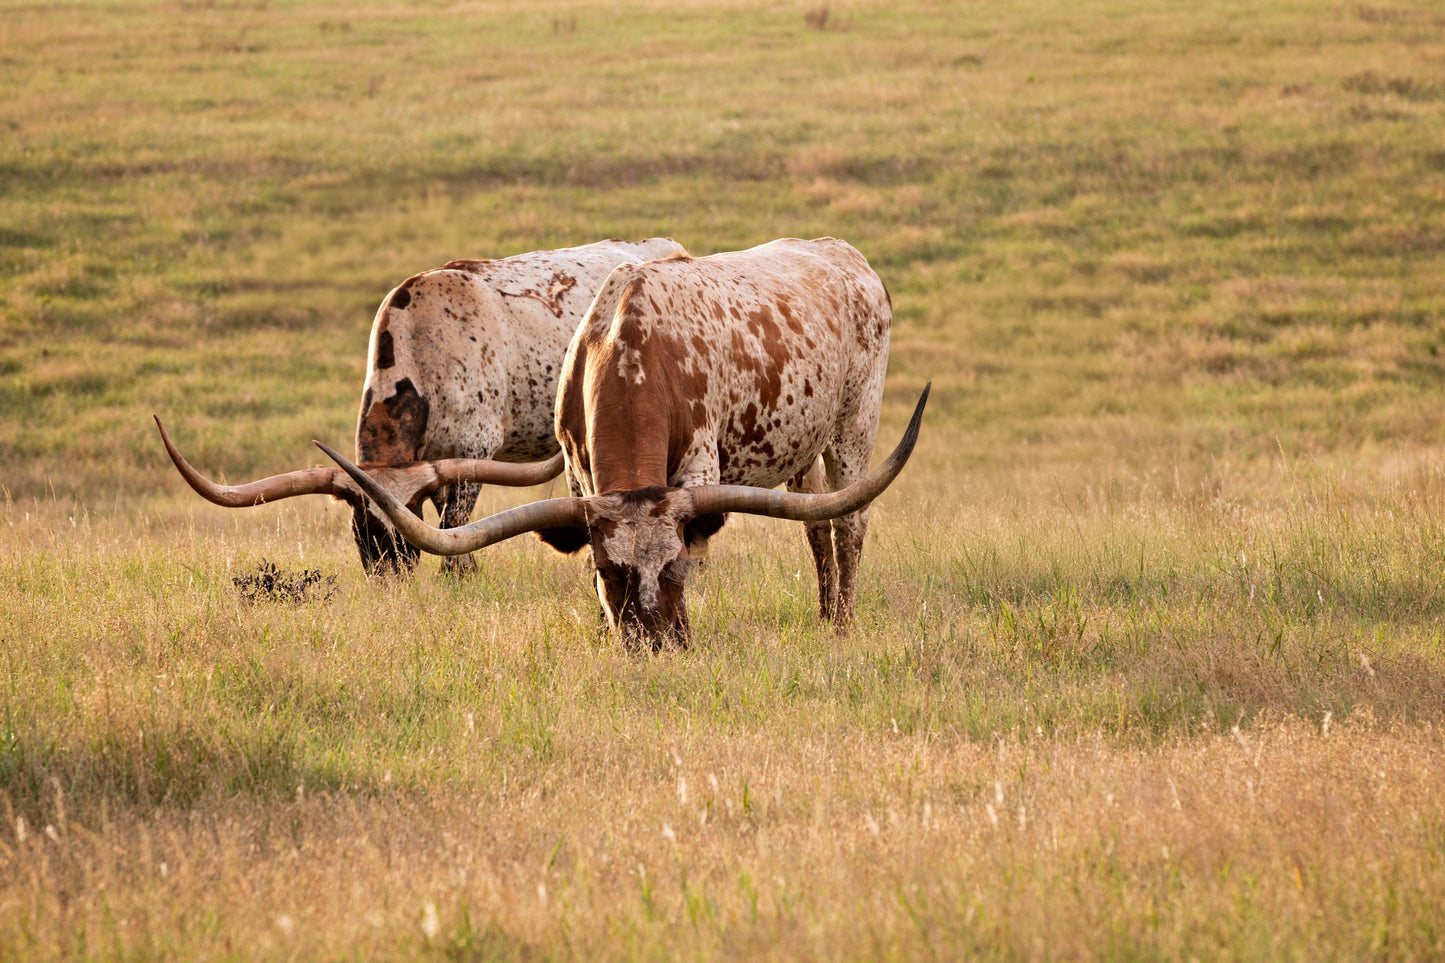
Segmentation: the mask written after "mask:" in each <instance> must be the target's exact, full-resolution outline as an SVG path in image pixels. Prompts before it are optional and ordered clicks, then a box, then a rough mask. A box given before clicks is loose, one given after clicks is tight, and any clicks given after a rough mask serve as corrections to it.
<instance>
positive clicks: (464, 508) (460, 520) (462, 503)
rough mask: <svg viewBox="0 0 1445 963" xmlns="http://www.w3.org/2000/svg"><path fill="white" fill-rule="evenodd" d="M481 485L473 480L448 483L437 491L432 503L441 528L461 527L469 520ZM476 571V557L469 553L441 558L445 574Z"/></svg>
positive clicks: (461, 574) (459, 574)
mask: <svg viewBox="0 0 1445 963" xmlns="http://www.w3.org/2000/svg"><path fill="white" fill-rule="evenodd" d="M481 493H482V486H481V485H478V484H475V483H473V482H462V483H460V484H456V485H448V486H447V487H446V488H444V489H442V490H441V491H440V492H438V493H437V498H434V499H433V504H435V505H436V507H437V512H438V513H439V514H440V515H441V527H442V528H461V527H462V526H463V525H465V524H467V522H469V521H471V518H472V509H473V508H475V507H476V505H477V496H478V495H480V494H481ZM476 571H477V562H476V559H474V558H472V556H471V555H448V556H446V557H444V558H443V559H442V572H443V573H444V574H447V575H456V576H465V575H473V574H475V573H476Z"/></svg>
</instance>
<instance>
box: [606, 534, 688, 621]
mask: <svg viewBox="0 0 1445 963" xmlns="http://www.w3.org/2000/svg"><path fill="white" fill-rule="evenodd" d="M602 551H603V552H604V553H606V555H607V559H608V561H610V562H611V563H612V564H613V565H615V566H617V567H619V568H624V569H634V570H636V572H637V602H638V607H639V608H640V609H641V610H642V611H650V610H652V609H655V608H656V607H657V594H658V582H659V579H660V577H661V575H662V570H663V569H664V568H666V567H667V565H668V563H669V562H671V561H673V560H674V559H676V558H677V557H678V556H680V555H681V554H682V539H680V538H678V537H677V529H676V528H675V527H674V525H673V523H672V519H671V518H670V517H668V516H667V515H663V516H662V517H660V518H659V517H655V516H652V515H644V516H642V517H641V518H637V519H629V520H627V521H622V522H619V523H618V524H617V527H616V528H615V529H613V532H612V534H611V535H608V536H606V537H604V538H603V539H602Z"/></svg>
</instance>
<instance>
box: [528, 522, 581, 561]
mask: <svg viewBox="0 0 1445 963" xmlns="http://www.w3.org/2000/svg"><path fill="white" fill-rule="evenodd" d="M537 537H538V538H540V539H541V540H542V541H544V542H546V543H547V544H548V545H550V546H552V547H553V548H555V549H556V550H557V551H559V552H561V553H562V554H563V555H571V554H572V553H573V552H577V551H581V549H582V546H584V545H586V544H588V542H589V541H590V539H589V538H588V537H587V529H585V528H571V527H568V528H544V529H542V530H541V531H539V532H538V533H537Z"/></svg>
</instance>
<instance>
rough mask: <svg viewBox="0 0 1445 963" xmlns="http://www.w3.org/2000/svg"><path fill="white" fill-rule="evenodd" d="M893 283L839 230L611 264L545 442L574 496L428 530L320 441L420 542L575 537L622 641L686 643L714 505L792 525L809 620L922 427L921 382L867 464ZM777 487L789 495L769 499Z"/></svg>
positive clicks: (456, 545) (849, 570)
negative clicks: (890, 438) (889, 437)
mask: <svg viewBox="0 0 1445 963" xmlns="http://www.w3.org/2000/svg"><path fill="white" fill-rule="evenodd" d="M891 321H892V311H891V305H890V302H889V298H888V293H887V291H886V290H885V288H884V286H883V282H882V281H881V280H879V278H878V276H877V274H875V273H874V272H873V270H872V269H871V268H870V267H869V266H868V262H867V261H866V260H865V259H864V257H863V255H861V254H860V253H858V251H856V250H855V249H853V248H852V247H850V246H849V245H847V244H845V243H843V242H842V241H838V240H834V239H832V238H823V239H819V240H815V241H802V240H795V239H786V240H780V241H773V242H771V243H769V244H764V245H761V246H760V247H756V248H752V249H749V250H746V251H737V252H732V253H727V254H716V255H713V256H711V257H704V258H691V257H687V256H685V255H683V256H677V257H672V258H668V259H665V260H659V261H649V262H646V263H643V264H637V265H623V266H621V267H618V268H617V269H616V270H614V271H613V272H612V274H611V275H610V276H609V277H608V278H607V281H606V282H605V283H604V284H603V285H602V289H601V290H600V291H599V292H598V293H597V298H596V300H595V301H594V302H593V304H592V307H591V308H590V309H589V311H588V313H587V317H586V318H585V319H584V321H583V323H582V325H581V327H579V328H578V330H577V334H576V336H575V337H574V338H573V340H572V344H571V347H569V348H568V351H567V361H566V367H565V370H564V372H563V377H562V384H561V387H560V390H559V393H558V396H557V417H556V429H557V436H558V438H559V440H560V441H561V442H562V447H563V451H564V452H565V453H566V457H567V480H568V485H569V487H570V488H571V491H572V495H571V497H568V498H554V499H548V500H546V501H541V502H535V503H533V504H530V505H524V506H521V507H519V508H514V509H511V510H509V511H506V512H502V513H499V514H497V515H493V516H491V517H489V518H485V519H482V520H480V521H477V522H473V523H472V524H470V525H467V526H464V527H461V528H457V529H453V530H449V531H442V530H439V529H436V528H432V527H431V526H429V525H426V524H425V523H423V522H421V521H420V520H418V519H416V518H415V517H414V516H410V515H409V513H407V512H406V511H405V509H404V507H403V506H402V505H401V504H399V503H398V502H397V501H396V499H394V498H392V497H391V496H390V495H389V494H388V493H387V492H386V491H385V490H384V489H383V488H382V486H380V485H378V484H376V483H375V482H373V481H372V480H371V479H369V478H368V477H367V475H366V473H365V472H363V471H361V470H360V469H358V468H356V467H355V466H353V465H351V464H350V463H349V462H347V461H346V460H345V459H344V458H342V457H341V456H340V455H338V454H336V453H335V452H334V451H332V450H331V449H329V448H326V447H325V446H324V445H323V446H321V447H322V448H323V450H324V451H326V453H327V454H328V455H329V456H331V457H332V458H333V459H334V460H335V461H336V462H337V464H339V465H341V467H342V468H343V469H345V470H346V472H347V473H348V474H349V475H350V476H351V477H352V479H353V480H355V481H356V483H357V484H358V485H360V486H361V488H362V489H363V490H365V491H366V493H367V494H368V495H369V496H371V497H372V498H374V499H376V500H377V502H378V504H380V505H381V507H382V508H383V509H384V510H385V511H386V513H387V514H388V516H389V517H390V518H391V519H392V520H393V521H394V522H395V523H396V524H397V525H398V527H399V528H400V530H401V531H402V534H403V535H404V536H405V537H406V539H407V540H408V541H410V542H412V543H413V544H415V545H417V546H418V547H420V548H421V549H423V550H425V551H428V552H434V553H437V554H444V555H452V554H460V553H464V552H470V551H473V550H475V549H478V548H481V547H483V546H486V545H489V544H492V543H493V542H497V541H500V540H502V539H505V538H511V537H512V536H515V535H518V534H521V533H523V532H528V531H535V532H538V533H539V534H540V535H541V537H542V539H543V540H544V541H546V542H548V543H549V544H550V545H552V546H553V547H554V548H557V549H558V550H560V551H564V552H575V551H578V550H579V549H581V548H582V546H584V545H587V546H590V548H591V550H592V559H593V562H594V567H595V573H596V588H597V595H598V599H599V601H600V602H601V603H602V607H603V610H604V612H605V613H606V615H607V619H608V621H609V623H611V624H612V625H613V626H614V627H615V628H618V629H621V630H622V631H623V633H624V635H625V636H627V637H628V638H629V639H634V638H639V639H641V640H644V641H646V642H650V643H651V644H652V645H653V646H658V645H661V644H663V643H664V642H667V641H673V642H677V643H681V644H686V642H687V639H688V633H689V628H688V619H687V609H686V605H685V602H684V597H683V585H684V582H685V581H686V578H687V574H688V571H689V569H690V568H691V565H692V561H693V559H694V558H695V557H696V556H697V555H698V554H699V551H700V550H701V549H702V547H703V546H704V544H705V543H706V541H707V539H708V538H709V537H710V536H712V535H713V534H715V533H716V532H717V530H718V529H719V528H720V527H721V526H722V524H723V520H724V516H725V514H726V513H728V512H744V513H750V514H759V515H767V516H772V517H776V518H787V519H793V520H795V521H802V522H804V523H806V528H807V535H808V542H809V545H810V546H811V548H812V550H813V557H814V562H815V566H816V568H817V573H818V595H819V609H820V614H821V616H822V617H823V618H825V619H832V620H834V622H835V623H836V624H837V626H838V627H839V629H840V631H841V630H844V629H846V628H847V626H848V625H849V623H850V622H851V621H852V619H853V615H854V597H855V593H856V578H857V569H858V561H859V558H860V556H861V554H862V549H863V537H864V534H865V532H866V529H867V519H868V512H867V506H868V505H869V503H870V502H872V500H873V499H874V498H876V497H877V496H878V495H879V494H880V493H881V492H882V491H883V490H884V489H885V488H886V487H887V486H888V485H889V484H890V483H891V482H892V481H893V479H894V478H896V477H897V475H898V472H899V471H901V470H902V468H903V465H904V464H905V463H906V462H907V460H908V457H909V455H910V454H911V453H912V450H913V446H914V444H915V443H916V441H917V438H918V430H919V425H920V423H921V420H922V416H923V408H924V404H925V403H926V401H927V398H928V389H927V388H925V389H924V392H923V395H922V397H921V398H920V399H919V401H918V406H917V408H916V409H915V411H914V414H913V419H912V421H911V422H910V423H909V426H908V430H907V432H906V433H905V435H904V437H903V440H902V441H901V442H900V443H899V445H898V448H897V449H896V450H895V451H894V452H893V453H892V455H890V456H889V458H888V460H887V461H886V462H885V463H884V464H883V465H881V466H880V467H879V468H878V469H876V470H875V471H874V472H873V473H871V474H867V475H865V471H866V470H867V467H868V461H869V458H870V456H871V454H872V451H873V444H874V441H875V439H876V436H877V432H878V415H879V407H880V404H881V401H882V394H883V377H884V372H885V369H886V367H887V363H888V338H889V330H890V327H891ZM784 482H786V483H787V485H788V488H789V489H790V490H789V491H787V492H782V491H774V490H772V489H773V488H774V487H775V486H777V485H779V484H782V483H784Z"/></svg>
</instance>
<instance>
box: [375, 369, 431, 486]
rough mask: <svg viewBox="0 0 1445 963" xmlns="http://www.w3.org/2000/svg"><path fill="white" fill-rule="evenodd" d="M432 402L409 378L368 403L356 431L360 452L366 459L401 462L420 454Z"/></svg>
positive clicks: (413, 459)
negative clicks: (375, 400)
mask: <svg viewBox="0 0 1445 963" xmlns="http://www.w3.org/2000/svg"><path fill="white" fill-rule="evenodd" d="M430 414H431V404H430V403H429V402H428V401H427V400H426V399H425V398H423V397H422V396H421V394H419V393H418V392H417V390H416V386H415V385H414V384H412V383H411V379H410V378H403V379H401V381H399V382H397V384H396V391H395V392H394V393H393V394H392V395H391V397H389V398H387V399H386V400H385V401H383V402H381V403H380V404H367V405H366V406H365V407H364V408H363V410H362V416H361V425H360V426H359V427H358V428H357V431H356V444H357V449H358V454H360V455H361V457H362V458H363V459H364V460H366V461H374V462H381V463H384V464H391V465H394V464H399V463H403V462H409V461H415V460H416V459H417V458H419V457H421V448H422V442H423V441H424V440H425V438H426V426H427V419H428V417H429V416H430Z"/></svg>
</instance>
